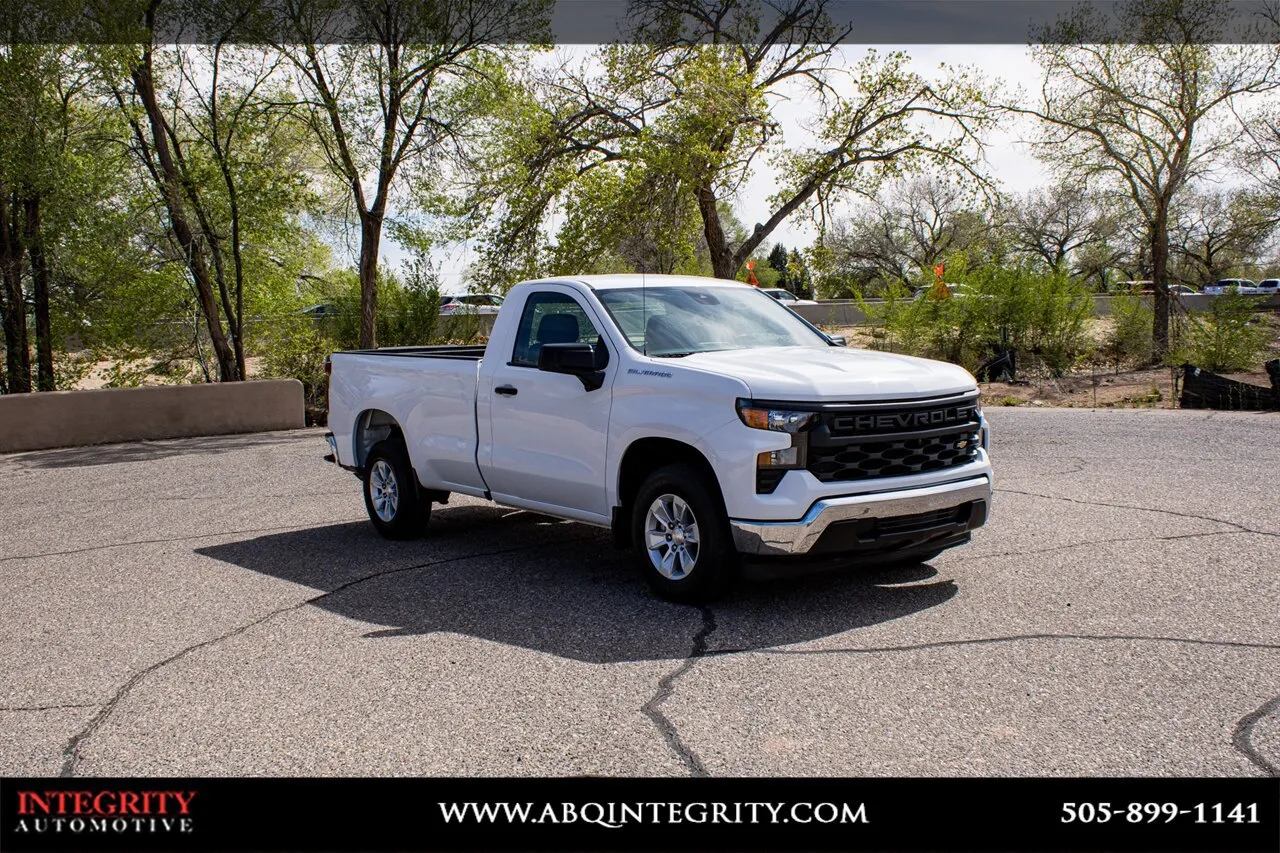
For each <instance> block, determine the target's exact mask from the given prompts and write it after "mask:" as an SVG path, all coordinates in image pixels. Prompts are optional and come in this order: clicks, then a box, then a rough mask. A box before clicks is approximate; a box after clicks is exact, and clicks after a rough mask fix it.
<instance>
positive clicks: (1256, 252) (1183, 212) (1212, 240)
mask: <svg viewBox="0 0 1280 853" xmlns="http://www.w3.org/2000/svg"><path fill="white" fill-rule="evenodd" d="M1276 202H1277V199H1276V198H1275V197H1273V196H1270V195H1268V194H1264V193H1259V192H1257V191H1256V190H1235V191H1226V190H1205V191H1200V192H1194V193H1189V194H1188V195H1187V196H1186V197H1185V199H1184V200H1183V202H1182V203H1181V204H1180V205H1179V206H1178V207H1177V208H1176V209H1175V210H1174V215H1173V222H1172V224H1171V226H1170V244H1171V249H1172V252H1173V255H1174V257H1175V258H1176V259H1177V260H1180V261H1181V262H1182V264H1181V266H1183V267H1184V268H1185V269H1183V270H1181V271H1180V272H1181V276H1180V277H1181V278H1182V279H1183V280H1184V281H1187V282H1189V283H1191V284H1195V285H1203V284H1205V283H1206V282H1213V281H1216V280H1218V279H1220V278H1226V277H1227V276H1228V274H1229V273H1231V272H1232V271H1233V270H1236V269H1238V268H1240V267H1243V266H1244V265H1246V264H1253V263H1256V262H1257V261H1258V259H1259V256H1260V255H1261V253H1262V250H1263V249H1264V248H1265V247H1266V246H1267V244H1268V242H1269V241H1270V239H1271V237H1272V236H1273V235H1274V234H1275V232H1276V225H1277V224H1280V208H1278V207H1277V204H1276Z"/></svg>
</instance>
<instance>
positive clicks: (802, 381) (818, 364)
mask: <svg viewBox="0 0 1280 853" xmlns="http://www.w3.org/2000/svg"><path fill="white" fill-rule="evenodd" d="M676 361H679V362H681V363H682V364H683V365H684V366H687V367H692V368H696V369H699V370H706V371H709V372H712V373H717V374H721V375H724V376H730V377H733V378H735V379H740V380H742V381H743V382H746V383H747V385H749V386H750V387H751V396H752V397H754V398H756V399H759V400H792V401H796V402H826V401H843V400H858V399H865V400H898V399H907V398H912V397H932V396H940V395H943V394H953V393H958V392H962V391H971V390H973V389H974V388H975V387H977V382H975V381H974V378H973V376H972V375H971V374H970V373H969V371H967V370H965V369H964V368H963V367H958V366H957V365H954V364H949V363H947V362H943V361H932V360H930V359H925V358H915V357H913V356H908V355H896V354H894V353H886V352H874V351H872V350H860V349H846V348H845V347H826V348H822V349H819V348H817V347H780V348H777V349H740V350H723V351H720V352H704V353H695V354H693V355H688V356H685V357H684V358H681V359H676Z"/></svg>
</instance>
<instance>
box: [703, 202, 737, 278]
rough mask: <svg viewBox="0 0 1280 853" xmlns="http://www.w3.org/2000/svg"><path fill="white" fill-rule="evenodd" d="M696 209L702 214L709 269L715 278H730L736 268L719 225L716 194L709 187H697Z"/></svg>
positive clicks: (735, 271)
mask: <svg viewBox="0 0 1280 853" xmlns="http://www.w3.org/2000/svg"><path fill="white" fill-rule="evenodd" d="M698 211H699V212H700V213H701V214H702V233H703V235H704V236H705V237H706V239H707V251H708V252H710V253H711V269H712V271H713V273H714V274H715V277H716V278H727V279H732V278H733V277H734V274H735V273H737V271H738V270H737V269H736V268H735V267H734V264H733V252H731V251H729V245H728V243H727V241H726V240H725V236H724V228H722V227H721V225H720V211H719V210H717V209H716V194H715V192H714V191H712V189H711V187H698Z"/></svg>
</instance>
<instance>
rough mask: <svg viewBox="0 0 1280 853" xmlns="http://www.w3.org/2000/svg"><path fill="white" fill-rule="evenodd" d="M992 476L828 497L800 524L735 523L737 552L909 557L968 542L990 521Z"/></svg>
mask: <svg viewBox="0 0 1280 853" xmlns="http://www.w3.org/2000/svg"><path fill="white" fill-rule="evenodd" d="M990 509H991V478H990V477H988V476H986V475H982V476H978V477H971V478H968V479H965V480H958V481H956V482H952V483H942V484H939V485H936V486H925V487H922V488H916V489H900V490H897V491H891V492H875V493H872V494H866V495H849V496H846V497H834V498H823V499H822V500H819V501H816V502H814V504H813V506H811V507H810V508H809V511H808V512H807V513H805V515H804V518H801V519H800V520H798V521H743V520H736V519H730V521H729V524H730V526H731V527H732V529H733V543H734V545H735V546H736V547H737V549H738V552H739V553H742V554H751V555H757V556H790V555H802V554H825V555H830V554H837V553H855V552H867V553H881V554H883V553H895V552H900V553H909V552H912V551H917V550H919V551H925V550H930V549H933V550H940V549H942V548H949V547H951V546H952V545H959V544H961V543H963V542H965V541H968V537H969V531H971V530H973V529H975V528H978V527H981V526H982V525H983V524H985V523H986V520H987V516H988V515H989V514H990Z"/></svg>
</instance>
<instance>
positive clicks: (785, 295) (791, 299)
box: [760, 287, 818, 307]
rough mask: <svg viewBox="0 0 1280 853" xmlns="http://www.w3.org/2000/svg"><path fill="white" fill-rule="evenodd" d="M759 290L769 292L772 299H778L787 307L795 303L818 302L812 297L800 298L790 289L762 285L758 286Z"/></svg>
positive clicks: (811, 303)
mask: <svg viewBox="0 0 1280 853" xmlns="http://www.w3.org/2000/svg"><path fill="white" fill-rule="evenodd" d="M760 290H761V291H762V292H764V293H767V294H769V295H770V296H772V297H773V298H774V299H776V300H778V301H779V302H781V303H782V304H783V305H786V306H788V307H790V306H795V305H817V304H818V303H817V302H816V301H815V300H813V299H801V298H800V297H799V296H796V295H795V294H794V293H792V292H791V291H790V290H783V289H782V288H781V287H762V288H760Z"/></svg>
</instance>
